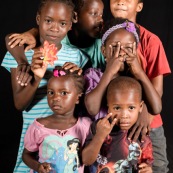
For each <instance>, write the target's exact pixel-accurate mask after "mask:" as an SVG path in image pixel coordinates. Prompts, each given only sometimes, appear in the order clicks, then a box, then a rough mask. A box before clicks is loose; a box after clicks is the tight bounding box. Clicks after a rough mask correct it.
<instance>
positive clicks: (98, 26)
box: [94, 24, 103, 32]
mask: <svg viewBox="0 0 173 173" xmlns="http://www.w3.org/2000/svg"><path fill="white" fill-rule="evenodd" d="M102 27H103V25H102V24H99V25H96V26H95V27H94V30H95V31H97V32H100V31H101V30H102Z"/></svg>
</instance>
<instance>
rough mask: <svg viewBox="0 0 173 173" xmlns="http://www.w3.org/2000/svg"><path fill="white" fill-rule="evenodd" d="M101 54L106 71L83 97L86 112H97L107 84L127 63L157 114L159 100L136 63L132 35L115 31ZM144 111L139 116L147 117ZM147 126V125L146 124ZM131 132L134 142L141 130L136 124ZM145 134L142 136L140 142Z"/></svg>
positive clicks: (119, 30) (92, 113)
mask: <svg viewBox="0 0 173 173" xmlns="http://www.w3.org/2000/svg"><path fill="white" fill-rule="evenodd" d="M102 53H103V55H104V56H105V58H106V62H107V65H106V70H105V72H104V73H103V76H102V78H101V80H100V82H99V84H98V85H97V87H96V88H94V89H93V90H92V91H91V92H90V93H88V94H87V95H86V96H85V105H86V108H87V110H88V112H89V113H90V114H91V115H93V116H95V115H96V114H97V113H98V112H99V110H100V105H101V101H102V98H103V97H104V94H105V91H106V88H107V86H108V84H109V82H110V81H111V80H112V79H113V78H115V77H116V76H117V75H120V72H122V71H124V70H126V69H125V66H124V63H127V65H128V68H129V70H130V72H131V74H132V75H133V76H134V78H136V79H137V80H139V81H140V82H141V84H142V86H143V90H144V93H145V96H146V99H147V101H148V103H149V105H150V106H151V108H152V109H151V110H152V112H154V113H155V114H157V113H158V112H159V111H160V110H161V99H160V96H159V95H158V93H157V92H156V90H155V89H154V87H153V85H152V83H151V82H150V80H149V79H148V77H147V76H146V74H145V72H144V71H143V69H142V67H141V65H140V63H139V61H138V58H137V52H136V43H135V37H134V35H133V34H132V33H129V32H128V31H126V30H125V29H118V30H115V31H114V32H112V33H111V34H110V36H109V37H108V38H107V40H106V43H105V45H104V46H102ZM93 103H95V104H93ZM146 111H147V110H146V107H145V106H144V111H143V112H142V113H141V115H143V116H145V115H148V113H146ZM143 116H142V117H143ZM147 117H148V116H147ZM144 120H146V121H149V120H148V119H146V118H145V119H143V121H144ZM147 124H149V123H148V122H147ZM133 130H134V129H132V132H133V134H135V136H134V138H133V140H134V141H136V140H137V138H138V136H139V135H140V132H141V130H143V129H142V127H141V128H140V127H139V124H137V125H136V126H135V130H134V131H133ZM145 134H146V129H145ZM145 134H144V135H143V136H142V139H141V140H142V141H143V139H144V137H145ZM131 138H132V137H131V136H129V139H131Z"/></svg>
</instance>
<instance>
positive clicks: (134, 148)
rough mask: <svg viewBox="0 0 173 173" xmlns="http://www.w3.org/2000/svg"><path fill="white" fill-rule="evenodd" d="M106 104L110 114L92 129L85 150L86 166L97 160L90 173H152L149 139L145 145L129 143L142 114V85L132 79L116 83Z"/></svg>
mask: <svg viewBox="0 0 173 173" xmlns="http://www.w3.org/2000/svg"><path fill="white" fill-rule="evenodd" d="M107 104H108V113H109V114H108V115H107V116H105V117H104V118H103V119H98V120H97V121H95V122H94V123H93V124H92V125H91V132H92V133H91V135H90V138H91V139H92V140H91V141H90V142H88V144H87V145H86V147H85V148H84V150H83V153H82V159H83V163H84V164H86V165H91V164H93V163H94V161H95V160H96V161H95V163H94V164H93V165H91V172H97V173H101V172H107V173H108V172H109V173H113V172H117V173H125V172H130V173H135V172H140V173H141V172H142V173H152V168H151V165H152V162H153V156H152V144H151V141H150V138H149V137H146V139H145V142H143V143H141V142H140V140H137V142H130V141H129V140H128V139H127V137H128V133H129V130H130V128H131V127H132V126H133V125H134V124H135V123H136V121H137V118H138V116H140V115H139V114H140V113H141V112H142V108H143V101H142V88H141V85H140V84H139V82H138V81H137V80H135V79H133V78H131V77H126V76H119V77H117V78H115V79H113V80H112V81H111V82H110V84H109V86H108V90H107ZM88 140H89V139H88ZM96 146H97V147H96ZM87 153H90V154H89V155H87Z"/></svg>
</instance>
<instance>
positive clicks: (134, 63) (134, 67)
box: [121, 42, 143, 79]
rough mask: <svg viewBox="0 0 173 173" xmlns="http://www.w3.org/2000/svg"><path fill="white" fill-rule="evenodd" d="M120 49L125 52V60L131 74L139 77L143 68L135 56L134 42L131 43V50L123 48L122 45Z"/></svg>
mask: <svg viewBox="0 0 173 173" xmlns="http://www.w3.org/2000/svg"><path fill="white" fill-rule="evenodd" d="M121 49H122V50H123V51H124V52H125V53H126V57H125V61H126V62H127V64H128V66H129V68H130V72H131V74H133V75H134V77H135V78H137V79H139V78H140V73H141V72H143V69H142V67H141V64H140V62H139V60H138V57H137V53H136V43H135V42H134V43H133V47H132V51H130V50H128V49H127V48H124V47H123V46H121Z"/></svg>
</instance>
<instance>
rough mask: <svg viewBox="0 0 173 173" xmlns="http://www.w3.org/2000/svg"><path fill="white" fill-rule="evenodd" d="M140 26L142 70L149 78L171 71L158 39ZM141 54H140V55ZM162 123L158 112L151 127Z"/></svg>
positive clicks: (139, 51) (139, 50)
mask: <svg viewBox="0 0 173 173" xmlns="http://www.w3.org/2000/svg"><path fill="white" fill-rule="evenodd" d="M139 28H140V43H139V45H138V54H139V55H140V58H141V63H142V67H143V69H144V71H145V72H146V74H147V76H148V78H149V79H152V78H154V77H156V76H159V75H163V76H165V75H168V74H170V73H171V70H170V67H169V64H168V60H167V57H166V54H165V51H164V48H163V45H162V43H161V41H160V39H159V38H158V37H157V36H156V35H155V34H153V33H151V32H150V31H148V30H147V29H145V28H144V27H142V26H139ZM141 54H142V55H141ZM162 124H163V122H162V119H161V116H160V114H158V115H156V116H155V117H154V119H153V121H152V123H151V128H157V127H160V126H161V125H162Z"/></svg>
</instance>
